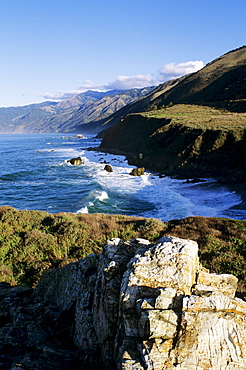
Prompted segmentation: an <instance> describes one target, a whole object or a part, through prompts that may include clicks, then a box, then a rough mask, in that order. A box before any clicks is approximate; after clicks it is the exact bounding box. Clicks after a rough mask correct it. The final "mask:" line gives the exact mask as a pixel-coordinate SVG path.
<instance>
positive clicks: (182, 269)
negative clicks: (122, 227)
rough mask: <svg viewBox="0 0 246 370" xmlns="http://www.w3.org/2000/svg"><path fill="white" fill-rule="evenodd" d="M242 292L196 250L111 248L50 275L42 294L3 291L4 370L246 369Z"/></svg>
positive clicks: (0, 335) (139, 245)
mask: <svg viewBox="0 0 246 370" xmlns="http://www.w3.org/2000/svg"><path fill="white" fill-rule="evenodd" d="M236 287H237V279H236V277H234V276H233V275H227V274H223V275H217V274H210V273H209V271H208V270H206V269H204V268H202V266H201V265H200V264H199V259H198V245H197V243H196V242H194V241H191V240H185V239H179V238H176V237H171V236H168V237H165V238H162V239H160V240H159V241H158V242H157V243H156V244H151V243H150V242H149V241H148V240H145V239H134V240H130V241H127V242H125V241H123V240H121V239H119V238H115V239H111V240H110V241H108V243H107V245H105V246H104V248H103V250H102V253H101V255H100V256H96V255H94V254H92V255H90V256H88V257H86V258H85V259H83V260H80V261H77V262H74V263H71V264H69V265H67V266H64V267H62V268H60V269H56V270H50V271H46V272H45V273H44V274H43V275H42V277H41V279H40V281H39V283H38V285H37V287H36V289H35V290H34V292H33V293H32V292H31V291H30V290H28V289H26V288H23V287H9V286H8V285H6V284H2V285H0V299H2V301H1V304H0V323H1V329H0V353H1V355H0V365H1V361H2V363H3V362H4V361H7V362H6V363H7V364H8V366H6V367H5V368H6V369H15V368H16V369H17V368H18V366H22V368H25V369H42V366H43V368H47V369H49V368H59V369H70V370H71V369H95V370H96V369H100V370H101V369H107V370H116V369H124V370H128V369H129V370H130V369H131V370H132V369H138V370H145V369H148V370H161V369H162V370H165V369H167V370H170V369H173V370H174V369H175V370H177V369H178V370H191V369H192V370H204V369H215V370H231V369H233V370H236V369H246V302H244V301H243V300H241V299H239V298H235V291H236ZM45 366H46V367H45ZM49 366H50V367H49ZM0 368H1V366H0Z"/></svg>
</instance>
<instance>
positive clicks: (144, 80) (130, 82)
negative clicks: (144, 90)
mask: <svg viewBox="0 0 246 370" xmlns="http://www.w3.org/2000/svg"><path fill="white" fill-rule="evenodd" d="M152 85H154V80H153V78H152V77H151V75H150V74H148V75H136V76H118V77H117V78H116V79H115V80H114V81H111V82H109V83H108V85H105V86H104V88H105V89H107V90H109V89H118V90H127V89H132V88H135V87H138V88H141V87H145V86H152Z"/></svg>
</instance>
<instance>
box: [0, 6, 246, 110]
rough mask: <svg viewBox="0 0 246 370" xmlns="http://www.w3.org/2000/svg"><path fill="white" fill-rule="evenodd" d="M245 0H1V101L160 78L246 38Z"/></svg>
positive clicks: (143, 83) (43, 97) (146, 82)
mask: <svg viewBox="0 0 246 370" xmlns="http://www.w3.org/2000/svg"><path fill="white" fill-rule="evenodd" d="M245 14H246V1H245V0H233V1H225V0H223V1H222V0H186V1H185V0H151V1H150V0H148V1H147V0H121V1H119V0H0V46H1V52H0V106H1V107H4V106H11V105H25V104H30V103H34V102H41V101H44V100H52V99H56V101H59V99H64V98H68V97H70V96H71V95H73V94H75V93H79V92H82V91H84V90H85V89H88V88H95V89H108V88H123V89H124V88H131V87H143V86H148V85H152V84H158V83H161V82H163V81H164V80H167V79H170V78H173V77H176V76H178V75H182V74H186V73H189V72H192V71H193V70H197V69H198V68H201V67H202V66H203V64H206V63H208V62H210V61H211V60H213V59H215V58H217V57H218V56H220V55H222V54H224V53H226V52H228V51H230V50H232V49H235V48H237V47H240V46H242V45H244V44H245V43H246V41H245V36H246V22H245Z"/></svg>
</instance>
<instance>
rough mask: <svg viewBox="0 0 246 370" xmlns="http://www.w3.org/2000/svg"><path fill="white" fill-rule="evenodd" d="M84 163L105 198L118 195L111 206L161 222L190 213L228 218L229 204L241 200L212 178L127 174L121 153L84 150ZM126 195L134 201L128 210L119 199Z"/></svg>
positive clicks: (127, 168)
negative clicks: (187, 179) (108, 168)
mask: <svg viewBox="0 0 246 370" xmlns="http://www.w3.org/2000/svg"><path fill="white" fill-rule="evenodd" d="M88 154H89V155H88ZM99 159H101V160H102V161H103V162H104V161H106V162H107V163H110V164H111V165H112V167H113V172H110V173H108V172H106V171H105V170H104V166H105V164H104V163H103V162H102V163H99V162H98V160H99ZM85 166H87V169H88V171H89V172H90V174H91V176H92V177H93V178H94V179H95V181H97V182H98V183H99V185H100V187H101V188H102V189H104V191H106V193H107V196H108V197H109V201H111V199H113V198H116V197H117V196H118V197H119V198H120V200H119V201H118V203H117V200H115V203H114V204H112V202H111V207H114V208H116V209H118V210H119V212H121V211H124V212H126V213H129V214H136V215H142V216H145V217H155V218H160V219H162V220H163V221H167V220H170V219H175V218H176V219H180V218H184V217H188V216H191V215H194V216H198V215H200V216H207V217H213V216H214V217H215V216H223V217H228V215H229V214H230V212H231V211H230V209H231V207H233V206H235V205H237V204H239V203H240V202H241V198H240V196H239V195H238V194H236V193H234V192H231V191H229V190H228V189H227V188H226V187H225V186H221V185H218V184H217V183H216V182H215V181H214V180H206V181H205V182H201V183H199V182H198V183H195V184H194V183H186V182H185V181H183V180H177V179H171V178H169V177H163V178H160V177H159V176H156V175H151V174H150V173H146V174H145V175H143V176H139V177H135V176H131V175H130V171H131V169H132V167H130V166H127V165H126V163H125V162H124V160H123V157H122V156H115V155H111V154H104V153H95V152H85ZM109 194H110V195H109ZM130 198H132V203H133V202H134V210H132V213H131V210H126V209H125V206H124V204H123V203H124V202H123V203H122V199H123V200H124V199H125V200H127V199H130ZM138 208H139V210H138ZM109 213H110V212H109ZM245 213H246V212H245Z"/></svg>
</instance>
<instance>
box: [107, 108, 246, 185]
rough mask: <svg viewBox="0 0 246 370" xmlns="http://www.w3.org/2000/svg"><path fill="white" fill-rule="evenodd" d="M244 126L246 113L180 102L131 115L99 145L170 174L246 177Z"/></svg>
mask: <svg viewBox="0 0 246 370" xmlns="http://www.w3.org/2000/svg"><path fill="white" fill-rule="evenodd" d="M195 112H196V113H195ZM245 130H246V116H245V114H235V115H233V113H226V112H220V111H218V110H215V109H211V108H208V107H199V106H189V105H176V106H174V107H171V108H167V109H163V110H161V111H159V112H158V111H154V112H153V113H151V112H149V113H148V114H133V115H129V116H127V117H126V119H125V120H123V121H121V122H119V123H118V124H117V125H116V126H114V127H113V128H111V129H109V130H108V131H107V133H106V135H105V136H104V138H103V141H102V143H101V146H100V147H101V149H102V150H106V151H112V152H115V153H125V154H126V155H127V157H128V160H129V163H130V164H135V165H137V166H140V167H142V166H144V167H146V168H147V169H150V170H152V171H153V170H154V171H157V172H161V173H164V174H165V175H178V176H180V177H186V178H187V177H188V178H189V177H222V178H224V179H227V180H228V181H245V180H246V164H245V158H246V141H245V140H246V136H245ZM139 153H142V154H143V155H142V159H141V160H140V159H139Z"/></svg>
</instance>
